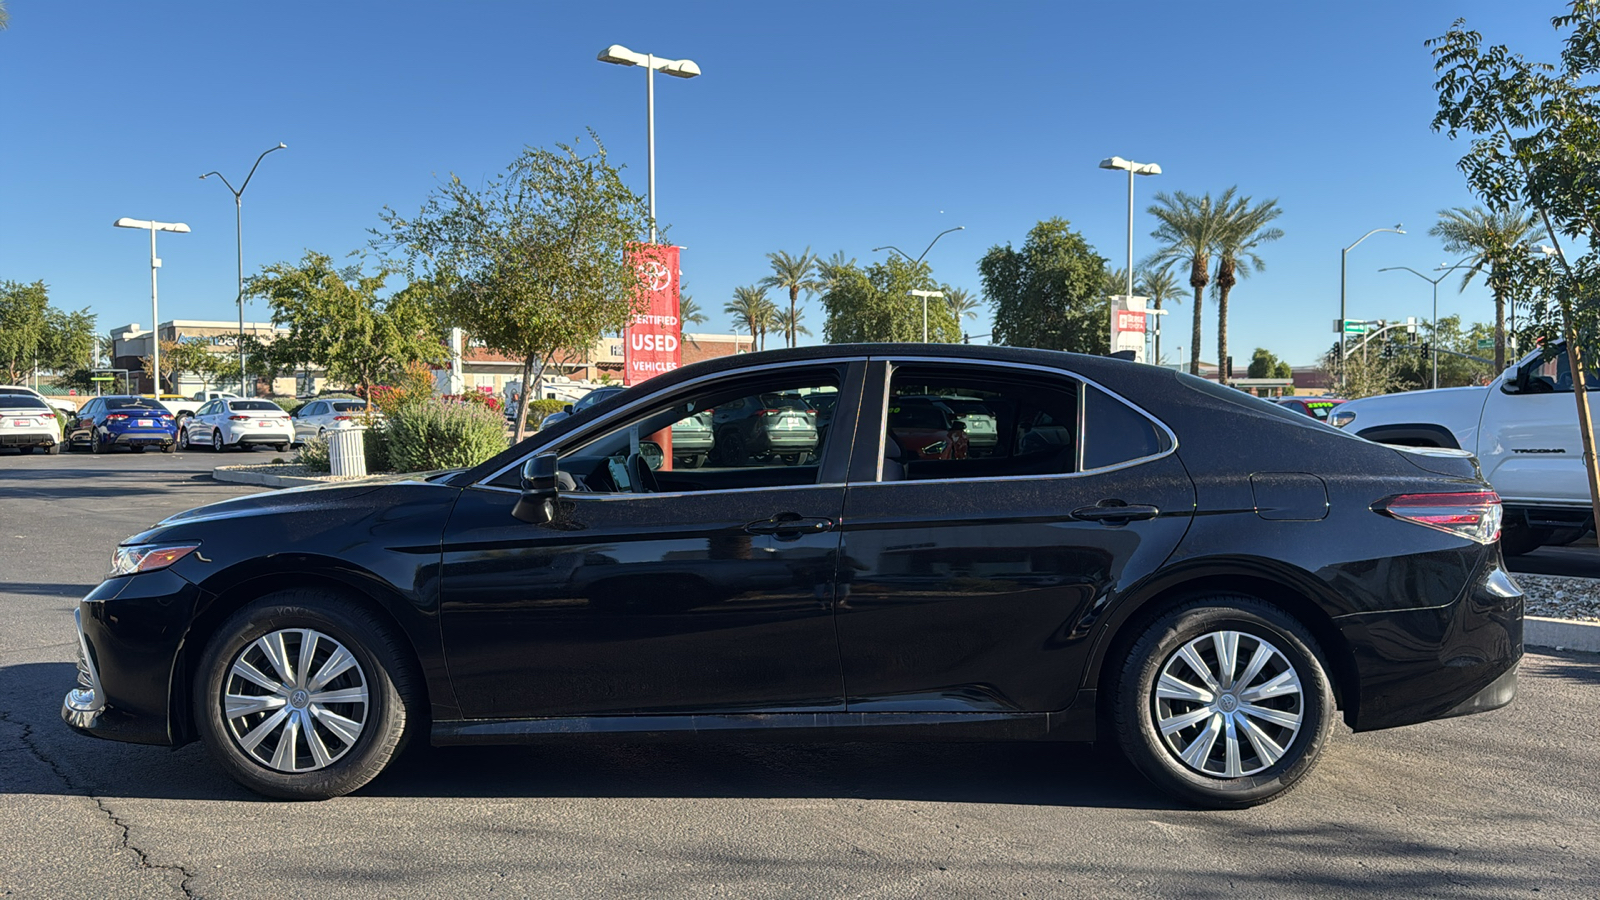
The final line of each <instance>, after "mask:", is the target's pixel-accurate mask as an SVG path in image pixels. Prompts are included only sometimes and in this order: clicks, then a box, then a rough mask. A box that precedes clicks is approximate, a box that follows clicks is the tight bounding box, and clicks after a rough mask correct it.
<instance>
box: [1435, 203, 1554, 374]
mask: <svg viewBox="0 0 1600 900" xmlns="http://www.w3.org/2000/svg"><path fill="white" fill-rule="evenodd" d="M1428 233H1429V234H1431V235H1433V236H1434V237H1436V238H1441V239H1442V240H1443V241H1444V249H1445V250H1447V251H1449V252H1451V253H1471V254H1474V255H1473V257H1472V258H1471V259H1470V260H1468V262H1469V263H1471V265H1470V267H1469V268H1468V269H1467V274H1466V276H1465V277H1463V278H1462V279H1461V289H1462V290H1466V289H1467V285H1468V284H1469V283H1471V281H1472V276H1474V275H1476V274H1478V273H1479V272H1483V271H1484V270H1485V269H1487V270H1488V272H1487V274H1488V278H1489V290H1491V291H1493V292H1494V370H1495V371H1496V372H1501V371H1504V370H1505V367H1506V296H1507V294H1509V293H1510V285H1509V284H1508V283H1507V281H1508V278H1509V275H1508V270H1509V268H1510V263H1511V261H1512V260H1513V259H1514V258H1515V257H1516V256H1518V255H1519V254H1523V253H1526V252H1527V249H1526V247H1527V245H1528V244H1530V243H1533V242H1535V241H1542V240H1545V239H1546V237H1547V235H1546V233H1545V230H1544V228H1543V227H1542V226H1541V225H1540V224H1539V222H1538V219H1537V217H1536V215H1535V214H1534V213H1532V212H1529V211H1528V210H1527V208H1525V207H1523V206H1520V205H1519V206H1512V207H1509V208H1507V209H1503V210H1498V211H1494V212H1491V211H1489V210H1487V209H1484V208H1483V207H1481V206H1474V207H1473V208H1471V209H1467V208H1466V207H1464V206H1458V207H1456V208H1455V209H1441V210H1439V221H1438V222H1437V223H1436V224H1435V225H1434V226H1433V227H1432V228H1429V229H1428Z"/></svg>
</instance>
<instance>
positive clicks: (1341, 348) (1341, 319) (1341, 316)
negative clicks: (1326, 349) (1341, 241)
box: [1339, 222, 1405, 393]
mask: <svg viewBox="0 0 1600 900" xmlns="http://www.w3.org/2000/svg"><path fill="white" fill-rule="evenodd" d="M1380 231H1388V232H1391V233H1393V234H1405V231H1404V226H1403V225H1402V224H1401V223H1399V222H1396V223H1395V226H1394V227H1393V228H1374V229H1372V230H1371V231H1369V232H1367V233H1366V234H1363V235H1362V236H1361V237H1358V238H1356V242H1355V244H1351V245H1350V246H1348V247H1346V248H1344V249H1343V250H1340V251H1339V391H1340V393H1343V392H1344V385H1345V378H1344V319H1345V312H1344V284H1345V268H1344V261H1345V257H1346V256H1349V255H1350V251H1351V250H1354V249H1355V248H1356V245H1357V244H1360V243H1361V242H1362V241H1364V240H1366V239H1367V238H1369V237H1372V236H1373V235H1375V234H1377V233H1378V232H1380Z"/></svg>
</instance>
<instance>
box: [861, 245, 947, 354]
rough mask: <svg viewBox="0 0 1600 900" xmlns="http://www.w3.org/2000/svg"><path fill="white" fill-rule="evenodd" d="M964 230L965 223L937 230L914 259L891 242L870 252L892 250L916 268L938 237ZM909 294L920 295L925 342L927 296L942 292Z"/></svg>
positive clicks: (918, 291) (914, 291)
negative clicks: (919, 254)
mask: <svg viewBox="0 0 1600 900" xmlns="http://www.w3.org/2000/svg"><path fill="white" fill-rule="evenodd" d="M966 230H967V226H965V225H957V226H956V227H954V228H946V229H945V230H943V231H941V232H939V233H938V234H936V235H934V236H933V240H931V241H929V242H928V246H926V247H924V248H922V255H921V256H918V257H917V258H916V259H912V258H911V254H909V253H907V252H905V251H904V250H901V249H900V248H899V247H896V246H893V245H891V244H885V245H884V246H882V247H873V248H872V252H873V253H877V252H878V251H879V250H892V251H894V252H895V253H898V254H900V258H901V259H904V260H905V261H906V262H909V263H911V267H912V268H913V269H916V268H917V267H918V266H921V265H922V258H923V257H924V256H927V255H928V251H929V250H932V249H933V245H934V244H937V243H939V238H942V237H944V236H945V235H947V234H949V233H950V232H952V231H966ZM911 296H913V297H921V298H922V342H923V343H924V344H926V343H927V342H928V298H929V297H938V298H940V299H943V298H944V293H943V292H942V291H923V290H912V291H911ZM956 324H957V326H959V325H960V323H959V322H958V323H956Z"/></svg>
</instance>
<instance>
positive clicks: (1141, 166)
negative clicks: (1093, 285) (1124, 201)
mask: <svg viewBox="0 0 1600 900" xmlns="http://www.w3.org/2000/svg"><path fill="white" fill-rule="evenodd" d="M1100 168H1102V169H1127V170H1128V293H1127V296H1129V297H1132V296H1133V176H1135V175H1160V174H1161V167H1160V166H1159V165H1156V164H1155V163H1140V162H1134V161H1133V160H1131V159H1123V158H1122V157H1120V156H1112V157H1108V158H1106V159H1102V160H1100Z"/></svg>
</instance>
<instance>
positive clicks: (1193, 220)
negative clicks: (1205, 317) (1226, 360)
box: [1144, 188, 1234, 374]
mask: <svg viewBox="0 0 1600 900" xmlns="http://www.w3.org/2000/svg"><path fill="white" fill-rule="evenodd" d="M1233 192H1234V189H1233V188H1228V190H1227V191H1225V192H1223V194H1222V196H1221V197H1218V198H1217V199H1216V200H1215V201H1213V200H1212V199H1211V195H1210V194H1209V193H1208V194H1206V195H1205V196H1204V197H1196V196H1194V195H1193V194H1185V193H1184V192H1183V191H1176V192H1174V193H1172V194H1167V193H1166V192H1164V191H1163V192H1162V193H1159V194H1156V202H1155V203H1154V204H1152V205H1151V206H1150V208H1149V210H1147V211H1148V212H1149V213H1150V215H1152V216H1155V217H1156V219H1157V221H1159V222H1160V224H1159V225H1157V226H1156V230H1155V231H1152V232H1150V236H1151V237H1153V238H1155V239H1156V240H1158V241H1160V242H1161V243H1162V244H1164V245H1165V246H1163V247H1162V248H1161V249H1159V250H1157V251H1156V252H1155V253H1153V254H1151V255H1150V257H1149V258H1147V259H1146V260H1145V262H1144V265H1145V267H1146V268H1165V267H1166V266H1168V265H1171V264H1172V263H1187V264H1188V266H1189V287H1190V288H1192V289H1194V334H1193V336H1192V337H1191V338H1190V341H1189V372H1190V373H1191V374H1198V373H1199V371H1200V341H1201V325H1202V324H1203V323H1202V321H1201V318H1200V316H1201V312H1202V310H1201V308H1200V307H1201V303H1200V301H1201V300H1202V299H1204V298H1205V290H1206V285H1207V284H1209V283H1210V282H1211V273H1210V271H1209V270H1210V268H1211V253H1212V249H1213V247H1215V245H1216V243H1217V234H1218V232H1219V230H1220V229H1221V227H1222V222H1223V217H1222V215H1221V210H1222V209H1223V208H1226V207H1227V206H1229V205H1231V204H1232V203H1233ZM1219 364H1220V362H1219Z"/></svg>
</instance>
